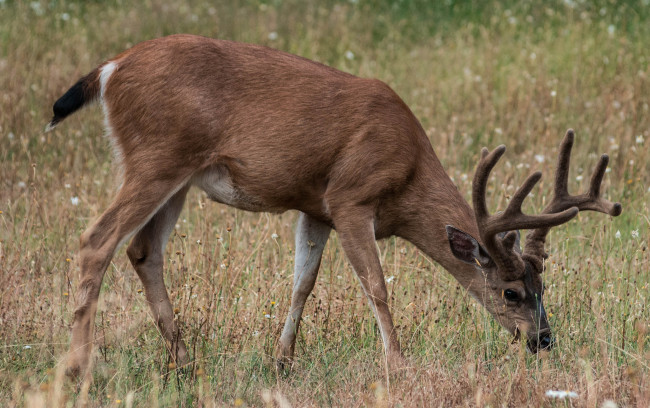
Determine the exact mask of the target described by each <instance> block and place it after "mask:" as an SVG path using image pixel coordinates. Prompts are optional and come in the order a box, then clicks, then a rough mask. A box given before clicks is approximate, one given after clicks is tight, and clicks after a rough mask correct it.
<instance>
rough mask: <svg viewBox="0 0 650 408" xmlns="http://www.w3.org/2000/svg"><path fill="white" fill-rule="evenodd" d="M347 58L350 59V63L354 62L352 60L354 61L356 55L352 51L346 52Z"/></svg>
mask: <svg viewBox="0 0 650 408" xmlns="http://www.w3.org/2000/svg"><path fill="white" fill-rule="evenodd" d="M345 58H347V59H349V60H350V61H352V60H353V59H354V53H353V52H352V51H350V50H347V51H346V52H345Z"/></svg>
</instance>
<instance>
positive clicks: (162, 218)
mask: <svg viewBox="0 0 650 408" xmlns="http://www.w3.org/2000/svg"><path fill="white" fill-rule="evenodd" d="M187 190H188V188H187V187H184V188H182V189H181V190H180V191H179V192H177V193H176V194H175V195H174V196H173V197H172V198H170V199H169V201H167V203H166V204H165V205H163V206H162V207H161V208H160V210H158V212H157V213H156V215H154V216H153V218H152V219H151V220H150V221H149V222H148V223H147V225H145V226H144V228H142V229H141V230H140V232H138V233H137V235H136V236H135V237H134V238H133V240H132V241H131V244H130V245H129V247H128V248H127V250H126V253H127V255H128V256H129V260H130V261H131V264H132V265H133V267H134V268H135V271H136V272H137V273H138V276H139V277H140V280H141V281H142V285H143V286H144V292H145V296H146V297H147V303H148V304H149V308H150V309H151V316H152V318H153V321H154V322H156V324H157V325H158V329H159V330H160V333H161V334H162V336H163V338H164V339H165V344H166V346H167V349H168V350H167V351H168V352H169V354H170V355H171V358H172V361H173V362H174V363H176V365H177V366H178V367H182V366H184V365H187V364H189V362H190V358H189V355H188V353H187V347H186V346H185V343H184V342H183V339H182V338H181V332H180V328H179V327H178V325H177V324H176V322H175V320H174V311H173V308H172V305H171V303H170V301H169V296H168V294H167V288H166V287H165V282H164V280H163V253H164V250H165V245H166V244H167V240H168V239H169V234H170V233H171V232H172V230H173V229H174V224H175V223H176V220H177V219H178V216H179V214H180V212H181V210H182V209H183V204H184V203H185V196H186V194H187Z"/></svg>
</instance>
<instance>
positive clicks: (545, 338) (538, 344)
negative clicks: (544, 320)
mask: <svg viewBox="0 0 650 408" xmlns="http://www.w3.org/2000/svg"><path fill="white" fill-rule="evenodd" d="M519 340H521V331H520V330H519V329H518V328H517V329H515V333H514V337H513V339H512V343H516V342H518V341H519ZM554 346H555V338H554V337H553V335H552V334H551V331H550V330H546V331H543V332H539V333H536V334H533V335H528V336H527V340H526V348H528V351H530V352H531V353H534V354H537V353H539V352H540V351H550V350H551V349H552V348H553V347H554Z"/></svg>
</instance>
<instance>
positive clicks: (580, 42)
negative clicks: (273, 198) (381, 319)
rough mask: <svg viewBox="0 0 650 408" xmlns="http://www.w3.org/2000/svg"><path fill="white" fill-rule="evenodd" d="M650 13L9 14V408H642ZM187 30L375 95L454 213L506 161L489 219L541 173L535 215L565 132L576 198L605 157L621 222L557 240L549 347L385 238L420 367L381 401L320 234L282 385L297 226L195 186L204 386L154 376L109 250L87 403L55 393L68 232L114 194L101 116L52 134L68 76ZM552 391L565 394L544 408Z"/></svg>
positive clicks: (339, 6) (0, 18)
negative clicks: (397, 114) (409, 128)
mask: <svg viewBox="0 0 650 408" xmlns="http://www.w3.org/2000/svg"><path fill="white" fill-rule="evenodd" d="M477 3H480V4H479V5H477ZM37 4H38V5H39V6H37ZM649 13H650V5H648V4H647V1H639V2H618V3H617V2H611V1H596V2H581V1H574V2H571V1H566V2H560V1H558V2H544V3H542V2H532V1H524V2H515V1H505V2H494V1H489V2H461V1H447V2H444V1H443V2H429V1H423V0H413V1H408V0H404V1H395V2H387V1H380V0H369V1H364V0H359V1H358V2H334V1H326V2H316V1H304V2H303V1H300V2H299V1H280V0H275V1H268V2H263V1H257V0H248V1H237V2H206V1H191V2H188V3H184V4H180V5H179V4H178V3H174V2H168V3H167V2H163V1H160V0H154V1H148V2H143V3H142V4H140V3H138V4H133V5H132V4H129V2H124V1H117V0H116V1H106V2H81V1H79V2H76V1H51V2H46V1H41V2H19V1H18V2H17V1H11V0H6V1H0V89H1V90H2V91H1V92H0V140H1V141H2V143H1V144H0V161H1V163H2V164H1V166H0V211H2V213H1V214H0V404H1V405H3V406H4V405H9V406H28V407H34V406H42V405H39V404H40V403H42V402H43V403H44V404H46V405H47V406H70V405H74V404H75V403H81V402H83V400H84V398H87V401H88V404H89V405H90V406H127V405H129V403H130V404H132V406H155V405H158V406H161V407H164V406H170V407H171V406H174V407H175V406H211V405H216V406H229V405H238V404H243V405H247V406H260V405H268V406H271V405H272V404H273V402H272V401H275V404H277V405H279V406H282V404H283V402H282V401H285V400H286V401H288V403H289V404H290V405H292V406H312V405H319V406H320V405H324V406H366V405H377V406H384V405H391V406H392V405H395V406H455V405H459V406H474V405H478V406H585V407H594V406H601V405H602V404H603V402H604V401H605V400H607V399H611V400H613V401H615V402H616V403H618V404H619V406H647V405H648V404H650V365H649V363H648V361H650V339H648V330H647V324H648V322H649V321H650V310H649V309H648V301H649V299H650V256H649V252H650V251H648V249H647V246H648V238H649V236H650V234H649V233H648V231H649V228H650V211H649V210H648V202H649V200H650V154H649V153H648V152H649V149H648V145H649V144H650V108H649V104H650V97H649V96H648V95H650V79H649V77H650V69H649V67H648V63H649V62H650V53H649V50H650V16H649ZM178 32H186V33H194V34H201V35H206V36H210V37H215V38H224V39H233V40H238V41H246V42H254V43H259V44H265V45H268V46H271V47H274V48H279V49H283V50H286V51H289V52H293V53H296V54H299V55H302V56H304V57H307V58H311V59H314V60H317V61H321V62H323V63H326V64H329V65H332V66H334V67H336V68H339V69H342V70H344V71H347V72H350V73H353V74H356V75H359V76H363V77H375V78H379V79H382V80H383V81H385V82H387V83H388V84H389V85H390V86H391V87H393V89H395V91H396V92H397V93H398V94H399V95H401V96H402V98H403V99H404V100H405V101H406V103H407V104H408V105H409V106H410V107H411V108H412V110H413V111H414V113H415V114H416V116H417V117H418V118H419V119H420V120H421V122H422V124H423V126H424V128H425V129H426V130H427V133H428V135H429V137H430V139H431V142H432V144H433V146H434V148H435V150H436V152H437V154H438V156H439V158H440V160H441V161H442V162H443V164H444V166H445V168H446V169H447V171H448V173H449V175H450V176H451V177H452V178H453V179H454V180H455V182H456V184H457V185H458V187H459V189H460V191H462V192H463V194H464V195H465V196H466V198H468V199H469V191H470V183H471V178H472V175H473V169H474V166H475V164H476V162H477V158H478V152H479V151H480V148H481V147H482V146H488V147H489V148H493V147H495V146H496V145H498V144H501V143H503V144H506V145H507V146H508V148H509V150H508V152H507V153H506V157H505V158H504V159H503V160H502V163H500V164H499V165H498V166H497V168H495V170H494V172H493V173H494V181H493V182H492V183H491V185H490V192H489V194H490V206H491V208H492V209H503V208H504V205H505V203H506V200H507V196H508V194H512V192H513V191H514V189H515V188H516V186H518V185H519V184H520V183H521V182H522V181H523V180H524V178H525V177H526V176H527V175H528V174H529V173H530V172H532V171H534V170H536V169H539V170H542V171H543V172H544V177H545V178H544V179H543V180H542V182H541V184H540V187H539V188H537V189H536V190H535V191H534V192H533V194H534V197H532V198H529V199H528V201H527V202H526V204H525V211H528V212H531V213H532V212H535V211H540V210H541V208H542V207H543V205H544V202H545V201H546V200H548V198H549V193H550V188H551V181H552V176H551V175H552V172H553V170H554V168H553V167H554V162H555V156H556V154H557V147H558V145H559V142H560V140H561V137H562V135H563V133H564V131H565V130H566V129H567V128H569V127H573V128H575V129H576V131H577V139H576V145H575V148H574V154H573V158H572V168H571V174H570V189H571V191H578V190H579V189H585V188H587V186H588V179H589V174H590V171H591V169H592V167H593V166H594V165H595V163H596V161H597V158H598V155H599V154H601V153H603V152H607V153H608V154H610V156H611V161H610V168H611V172H610V173H608V174H607V175H606V177H605V181H604V193H605V196H606V197H608V198H610V199H611V200H616V201H620V202H621V203H622V204H623V214H622V215H621V216H619V217H617V218H609V217H606V216H604V215H602V214H594V213H585V214H580V215H579V216H578V220H577V221H572V222H570V223H568V224H566V225H564V226H562V227H558V228H556V229H555V230H554V231H553V233H552V234H551V235H550V237H549V243H548V250H549V252H550V253H551V257H550V259H549V260H548V261H547V272H546V273H545V276H544V280H545V283H546V285H547V292H546V295H545V305H546V309H547V311H548V312H550V313H552V317H551V318H550V321H551V324H552V327H553V330H554V332H555V334H556V335H557V337H558V346H557V347H556V348H555V349H554V350H553V352H551V353H548V354H544V355H530V354H527V353H525V352H524V350H523V349H522V347H521V344H510V340H511V339H510V337H509V335H508V334H507V333H505V332H504V331H503V330H501V329H500V328H499V327H498V325H497V324H496V323H495V322H494V321H493V319H492V318H491V317H490V316H489V315H488V314H487V313H486V312H484V311H483V309H482V308H481V307H479V306H478V305H477V304H476V302H475V301H473V299H471V298H470V297H469V296H468V295H467V293H466V292H465V291H464V290H462V289H460V288H459V287H458V286H457V284H456V282H455V281H454V280H453V278H451V276H450V275H449V274H447V273H446V272H445V271H444V270H443V269H442V268H441V267H439V266H438V265H436V264H433V263H432V262H430V261H429V260H427V259H426V258H425V257H424V256H423V255H422V254H420V253H419V251H417V249H416V248H415V247H413V246H412V245H410V244H409V243H407V242H404V241H402V240H399V239H389V240H385V241H382V242H380V243H379V248H380V251H381V260H382V263H383V266H384V271H385V274H386V276H394V277H395V278H394V280H393V281H392V282H390V283H389V284H388V288H389V292H390V294H391V310H392V312H393V317H394V319H395V321H396V324H397V325H398V326H399V335H400V341H401V343H402V345H403V348H404V350H405V353H406V354H407V356H408V358H409V360H410V361H411V365H412V367H413V368H412V369H411V370H409V371H408V372H407V373H405V374H404V375H402V376H395V377H394V378H393V377H391V378H390V379H389V380H390V381H389V382H387V379H386V378H385V376H384V369H383V362H382V352H381V339H380V336H379V335H378V330H377V327H376V325H375V322H374V318H373V316H372V313H371V312H370V310H369V308H368V306H367V302H366V300H365V297H364V296H363V294H362V292H361V290H360V288H359V285H358V283H357V280H356V278H355V277H354V274H353V272H352V270H351V268H350V266H349V264H348V263H347V262H346V261H345V257H344V254H343V253H342V250H341V248H340V246H339V244H338V240H337V236H336V234H334V233H333V234H332V236H331V239H330V242H329V244H328V246H327V248H326V250H325V254H324V258H323V264H322V266H321V272H320V275H319V278H318V281H317V284H316V288H315V290H314V296H313V297H311V298H310V299H309V301H308V303H307V307H306V309H305V320H304V323H303V325H302V330H301V333H300V334H299V337H298V344H297V347H296V357H297V362H296V364H295V367H294V370H293V373H292V374H291V375H290V376H289V377H287V378H283V377H279V376H277V375H276V373H275V370H274V366H273V358H272V356H273V349H274V347H275V342H276V340H277V338H278V336H279V333H280V330H281V324H282V322H283V320H284V316H285V314H286V312H287V309H288V306H289V303H288V302H289V299H290V292H291V275H292V269H293V242H292V237H293V224H294V220H295V214H294V213H292V212H289V213H286V214H283V215H279V216H278V215H267V214H251V213H245V212H242V211H239V210H234V209H232V208H228V207H225V206H222V205H218V204H214V203H211V202H207V201H208V200H207V198H206V197H205V195H204V194H203V193H201V192H199V191H198V190H192V191H191V192H190V194H189V196H188V200H187V202H186V206H185V209H184V210H183V213H182V214H181V217H180V219H179V221H178V225H177V228H176V230H175V231H174V233H173V235H172V237H171V239H170V242H169V245H168V248H167V252H166V259H165V261H166V264H165V281H166V283H167V285H168V288H169V290H170V297H171V298H172V302H173V304H174V306H175V307H178V309H179V313H178V319H179V321H180V322H182V327H183V333H184V339H185V340H186V342H187V344H188V346H189V348H190V350H191V353H192V356H193V358H194V360H195V361H196V365H195V367H193V369H192V370H189V371H188V372H185V373H178V372H176V371H175V370H173V369H172V370H170V369H169V368H168V356H167V355H166V354H165V353H164V351H163V350H164V346H163V341H162V340H161V337H160V335H159V334H158V332H157V330H156V328H155V325H154V324H153V322H152V321H151V319H150V317H149V315H148V311H147V309H148V308H147V306H146V303H145V300H144V295H143V294H142V293H138V290H139V289H141V288H142V286H141V284H140V282H139V280H138V279H137V277H136V275H135V273H133V269H132V268H131V266H130V265H129V263H128V260H127V258H126V256H125V254H124V251H123V250H121V251H119V252H118V254H117V256H116V257H115V259H114V260H113V263H112V264H111V266H110V267H109V269H108V272H107V274H106V277H105V279H104V285H103V288H102V295H101V297H100V306H99V312H98V315H97V319H96V348H95V352H94V355H93V360H94V364H95V366H94V369H93V374H94V381H93V382H92V384H89V389H88V390H87V391H86V390H84V389H82V390H81V391H80V392H79V391H78V390H77V389H76V388H75V385H74V384H71V383H69V382H67V381H64V380H63V378H62V371H61V369H60V368H61V367H62V365H61V361H62V359H63V357H64V355H65V352H66V350H67V347H68V341H69V327H68V326H69V324H70V322H71V317H72V311H73V308H74V298H75V288H76V282H77V273H78V265H77V264H76V256H77V253H76V251H77V248H78V236H79V234H80V233H81V232H82V231H83V230H84V229H85V228H86V227H87V226H88V225H89V223H91V222H92V220H93V219H95V218H96V217H97V216H98V215H99V214H100V213H101V211H103V209H105V208H106V207H107V206H108V204H109V202H110V201H111V199H112V197H113V196H114V194H115V191H116V188H117V183H118V180H117V179H116V177H115V173H114V171H113V170H114V169H113V168H112V166H111V153H110V146H109V144H108V141H107V140H106V139H105V138H104V137H102V133H103V126H102V118H101V115H100V112H99V109H97V108H90V109H87V110H84V111H82V112H81V113H80V114H77V115H75V116H73V117H71V118H69V119H68V120H66V123H65V124H63V125H61V126H60V128H58V129H57V131H55V132H52V133H48V134H43V133H42V129H43V127H44V125H45V124H46V123H47V121H48V120H49V119H50V115H51V106H52V104H53V102H54V101H55V100H56V98H58V97H59V96H60V95H61V94H62V93H63V92H64V91H65V90H66V89H67V88H68V87H69V86H70V85H72V84H73V83H74V82H75V81H76V80H77V79H78V78H79V77H80V76H82V75H83V74H85V73H87V72H88V71H90V70H91V69H93V68H94V67H95V66H96V65H97V64H99V63H100V62H102V61H103V60H105V59H108V58H110V57H112V56H114V55H115V54H117V53H118V52H121V51H122V50H124V49H125V48H127V47H129V46H131V45H133V44H135V43H137V42H139V41H143V40H146V39H150V38H154V37H159V36H162V35H167V34H172V33H178ZM270 33H277V38H276V39H271V38H274V36H269V34H270ZM347 51H351V52H352V53H353V54H354V58H352V59H349V58H346V52H347ZM641 140H643V141H642V142H638V141H641ZM536 155H543V156H544V161H543V162H541V163H540V162H539V161H538V159H540V157H537V158H536V157H535V156H536ZM520 164H523V165H520ZM578 176H583V179H582V180H579V177H578ZM72 197H78V198H79V204H78V205H76V206H75V205H73V204H72V202H71V198H72ZM228 228H229V229H230V230H228ZM617 231H619V232H620V238H617V235H616V233H617ZM635 231H636V233H634V235H635V236H633V232H635ZM273 233H275V234H277V235H278V238H277V239H273V238H272V234H273ZM197 241H200V244H199V243H198V242H197ZM272 302H275V303H272ZM266 315H269V316H270V318H266V317H265V316H266ZM26 346H30V347H31V348H26ZM548 389H568V390H574V391H576V392H578V394H579V397H578V398H577V399H573V400H564V401H554V400H551V399H548V398H546V397H545V396H544V393H545V391H546V390H548ZM118 400H119V401H120V402H117V401H118ZM269 401H271V402H269Z"/></svg>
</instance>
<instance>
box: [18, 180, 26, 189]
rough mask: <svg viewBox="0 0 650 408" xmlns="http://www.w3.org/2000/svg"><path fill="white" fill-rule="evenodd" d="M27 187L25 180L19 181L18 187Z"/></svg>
mask: <svg viewBox="0 0 650 408" xmlns="http://www.w3.org/2000/svg"><path fill="white" fill-rule="evenodd" d="M25 187H27V184H25V182H24V181H19V182H18V188H25Z"/></svg>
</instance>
